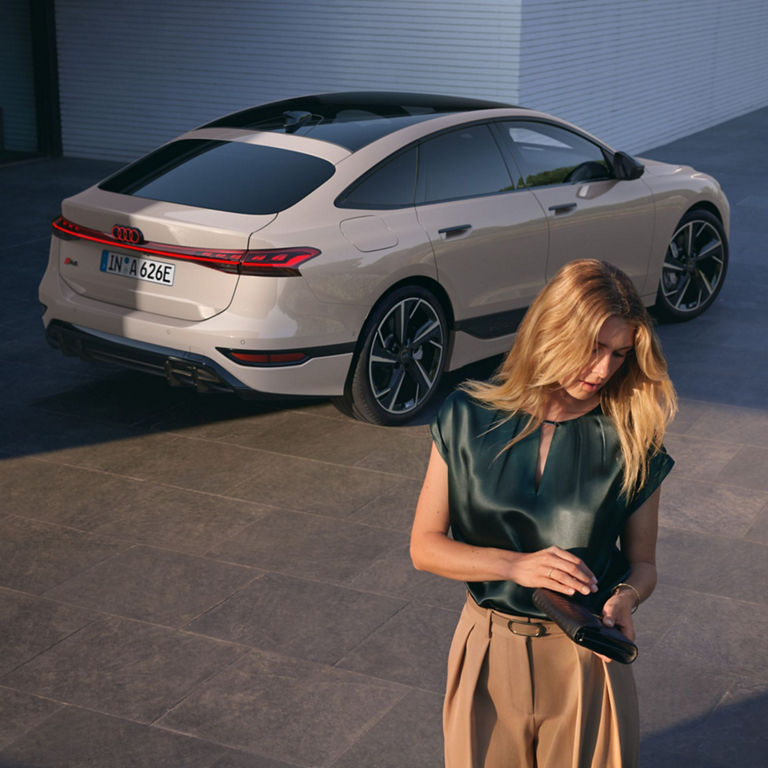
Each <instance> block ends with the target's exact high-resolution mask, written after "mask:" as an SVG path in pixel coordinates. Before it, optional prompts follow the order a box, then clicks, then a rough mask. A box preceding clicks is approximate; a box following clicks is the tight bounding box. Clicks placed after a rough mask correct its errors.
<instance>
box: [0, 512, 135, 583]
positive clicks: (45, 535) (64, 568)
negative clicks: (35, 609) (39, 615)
mask: <svg viewBox="0 0 768 768" xmlns="http://www.w3.org/2000/svg"><path fill="white" fill-rule="evenodd" d="M126 546H127V545H126V544H125V543H124V542H119V541H117V540H115V539H109V538H106V537H103V536H95V535H93V534H90V533H82V532H80V531H74V530H71V529H68V528H63V527H62V526H60V525H51V524H49V523H42V522H38V521H37V520H25V519H24V518H20V517H6V518H4V519H3V520H0V586H3V587H10V588H11V589H18V590H21V591H23V592H33V593H37V594H40V593H42V592H45V591H46V590H49V589H51V588H52V587H55V586H56V585H57V584H61V583H62V582H64V581H67V579H70V578H72V577H73V576H75V575H77V574H78V573H80V572H81V571H84V570H85V569H87V568H90V567H91V566H93V565H96V564H97V563H100V562H101V561H102V560H106V559H107V558H109V557H111V556H112V555H114V554H115V553H117V552H119V551H120V550H122V549H125V547H126Z"/></svg>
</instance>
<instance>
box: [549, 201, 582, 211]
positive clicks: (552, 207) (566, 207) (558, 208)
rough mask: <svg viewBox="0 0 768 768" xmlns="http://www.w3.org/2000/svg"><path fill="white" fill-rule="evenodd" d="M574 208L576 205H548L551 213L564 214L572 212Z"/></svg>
mask: <svg viewBox="0 0 768 768" xmlns="http://www.w3.org/2000/svg"><path fill="white" fill-rule="evenodd" d="M575 207H576V203H560V205H550V206H549V210H550V211H552V213H565V212H566V211H572V210H573V209H574V208H575Z"/></svg>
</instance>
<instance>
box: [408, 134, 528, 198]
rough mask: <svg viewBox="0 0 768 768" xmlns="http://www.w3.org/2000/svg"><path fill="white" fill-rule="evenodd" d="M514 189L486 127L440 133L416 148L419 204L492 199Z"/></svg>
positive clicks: (494, 142) (502, 159) (497, 148)
mask: <svg viewBox="0 0 768 768" xmlns="http://www.w3.org/2000/svg"><path fill="white" fill-rule="evenodd" d="M514 188H515V187H514V182H513V181H512V178H511V177H510V175H509V171H508V170H507V166H506V164H505V162H504V158H503V157H502V155H501V151H500V150H499V147H498V145H497V144H496V141H495V139H494V138H493V136H492V135H491V131H490V130H489V128H488V126H487V125H472V126H467V127H466V128H461V129H459V130H456V131H451V132H450V133H444V134H441V135H439V136H436V137H435V138H434V139H429V140H427V141H425V142H424V143H423V144H421V145H420V147H419V192H418V195H417V199H418V200H419V202H422V203H437V202H441V201H443V200H459V199H461V198H466V197H478V196H480V195H495V194H498V193H500V192H508V191H510V190H513V189H514Z"/></svg>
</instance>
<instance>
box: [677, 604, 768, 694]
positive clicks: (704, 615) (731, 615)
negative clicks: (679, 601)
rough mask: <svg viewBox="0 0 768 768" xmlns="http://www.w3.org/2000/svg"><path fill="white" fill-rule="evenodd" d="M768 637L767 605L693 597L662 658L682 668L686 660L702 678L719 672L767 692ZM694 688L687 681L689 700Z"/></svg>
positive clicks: (680, 618)
mask: <svg viewBox="0 0 768 768" xmlns="http://www.w3.org/2000/svg"><path fill="white" fill-rule="evenodd" d="M766 637H768V606H766V605H765V604H764V603H763V604H757V603H749V602H746V601H742V600H738V599H735V598H733V597H719V596H711V595H701V594H698V593H689V597H688V602H687V605H686V606H685V611H683V612H681V615H680V616H679V618H678V620H677V622H676V623H675V624H674V626H672V627H671V628H670V630H669V632H668V633H667V634H666V636H665V638H664V647H665V648H664V653H665V654H666V655H667V656H668V658H670V659H674V660H677V661H678V662H679V663H681V664H682V663H683V660H685V661H686V663H688V664H691V665H693V666H698V667H699V668H700V669H701V670H702V673H704V671H705V670H709V671H710V672H711V671H712V670H713V669H717V670H719V671H720V672H722V673H723V674H729V675H730V676H731V677H732V678H734V679H736V678H747V679H751V680H752V682H753V683H754V684H755V685H760V686H761V687H762V689H763V690H765V691H766V692H768V666H767V665H766V663H765V648H766V641H765V638H766ZM696 684H697V681H696V680H694V679H691V680H688V681H687V682H686V685H685V688H686V690H687V691H688V693H689V695H691V696H694V693H695V692H694V690H692V686H694V685H696ZM694 698H695V697H694Z"/></svg>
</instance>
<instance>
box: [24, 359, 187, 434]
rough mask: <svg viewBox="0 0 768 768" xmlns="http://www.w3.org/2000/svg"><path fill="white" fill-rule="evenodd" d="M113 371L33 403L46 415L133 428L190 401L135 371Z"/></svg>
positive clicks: (63, 388)
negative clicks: (183, 401)
mask: <svg viewBox="0 0 768 768" xmlns="http://www.w3.org/2000/svg"><path fill="white" fill-rule="evenodd" d="M112 370H115V372H114V373H112V374H111V375H110V376H106V377H103V378H99V379H95V380H91V381H86V382H83V383H80V384H79V385H78V386H74V387H61V388H60V391H58V392H56V393H54V394H51V395H49V396H48V397H45V398H42V399H40V400H38V401H37V402H36V406H37V407H38V408H41V409H44V410H46V411H49V412H54V413H62V414H69V413H73V412H76V413H78V414H79V415H80V416H81V418H84V419H89V420H94V421H98V422H100V423H107V424H118V425H126V426H134V425H140V424H143V423H146V422H147V421H148V420H149V419H151V418H152V417H153V415H155V414H162V413H163V412H165V411H166V410H167V409H168V408H170V407H173V406H174V405H175V404H176V403H177V402H178V400H179V399H185V398H192V397H194V394H195V393H194V392H193V391H191V390H186V389H184V390H176V389H173V388H172V387H169V386H168V384H167V383H166V382H165V381H164V380H163V379H161V378H159V377H155V376H147V375H146V374H141V373H138V372H136V371H123V370H120V369H112Z"/></svg>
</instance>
